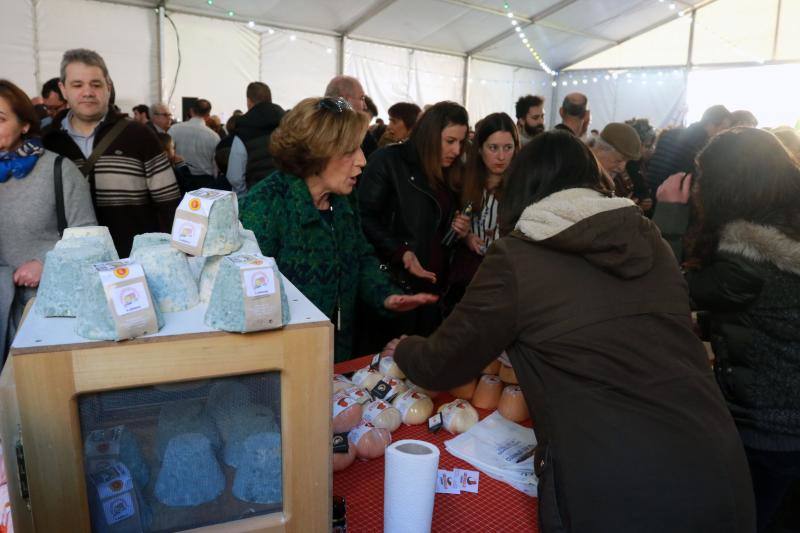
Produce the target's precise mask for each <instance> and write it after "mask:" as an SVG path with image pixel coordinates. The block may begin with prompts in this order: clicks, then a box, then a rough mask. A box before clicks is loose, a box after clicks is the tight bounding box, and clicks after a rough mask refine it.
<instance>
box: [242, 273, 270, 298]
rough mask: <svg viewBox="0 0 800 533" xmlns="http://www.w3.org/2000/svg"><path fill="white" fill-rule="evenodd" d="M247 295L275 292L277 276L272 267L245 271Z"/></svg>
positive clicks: (253, 295)
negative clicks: (275, 276)
mask: <svg viewBox="0 0 800 533" xmlns="http://www.w3.org/2000/svg"><path fill="white" fill-rule="evenodd" d="M244 280H245V287H246V293H247V296H249V297H251V298H253V297H255V296H266V295H269V294H274V293H275V278H274V274H273V271H272V269H254V270H245V271H244Z"/></svg>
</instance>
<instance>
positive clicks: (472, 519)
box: [333, 357, 538, 533]
mask: <svg viewBox="0 0 800 533" xmlns="http://www.w3.org/2000/svg"><path fill="white" fill-rule="evenodd" d="M369 360H370V358H369V357H362V358H360V359H355V360H351V361H346V362H344V363H340V364H338V365H336V366H335V367H334V371H335V372H336V373H337V374H346V373H349V372H353V371H355V370H357V369H359V368H362V367H364V366H366V365H368V364H369ZM451 399H452V398H450V397H448V396H447V395H444V394H440V395H439V397H437V398H436V399H435V400H434V403H435V404H436V405H437V406H438V405H439V404H441V403H443V402H446V401H450V400H451ZM478 413H479V414H480V415H481V418H483V417H484V416H487V415H489V414H491V411H485V410H482V409H478ZM451 438H453V435H451V434H450V433H448V432H447V431H445V430H444V429H442V430H440V431H439V432H437V433H429V432H428V430H427V426H426V425H420V426H407V425H405V424H403V425H402V426H400V428H398V430H397V431H395V432H394V433H393V434H392V440H393V441H398V440H402V439H419V440H424V441H427V442H430V443H432V444H435V445H436V446H438V447H439V452H440V454H441V455H440V459H439V468H441V469H444V470H452V469H453V468H464V469H468V470H476V469H475V468H474V467H473V466H471V465H470V464H469V463H467V462H465V461H462V460H461V459H457V458H456V457H454V456H452V455H450V454H449V453H448V452H447V451H446V450H445V447H444V442H445V441H446V440H449V439H451ZM333 493H334V494H335V495H337V496H344V497H345V499H346V501H347V530H348V531H352V532H356V533H375V532H380V531H383V457H381V458H379V459H373V460H372V461H366V462H362V461H356V462H355V463H354V464H353V465H352V466H351V467H350V468H347V469H346V470H342V471H341V472H336V473H335V474H333ZM536 503H537V502H536V498H531V497H529V496H526V495H525V494H523V493H522V492H520V491H518V490H516V489H513V488H511V487H510V486H509V485H506V484H505V483H502V482H500V481H496V480H494V479H492V478H490V477H489V476H487V475H486V474H481V478H480V485H479V489H478V493H477V494H471V493H461V494H437V495H436V498H435V500H434V507H433V524H432V531H433V532H434V533H439V532H449V531H452V532H459V533H471V532H495V531H496V532H503V533H506V532H507V533H512V532H515V531H520V532H538V527H537V516H536V510H537V506H536Z"/></svg>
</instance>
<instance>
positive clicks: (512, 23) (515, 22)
mask: <svg viewBox="0 0 800 533" xmlns="http://www.w3.org/2000/svg"><path fill="white" fill-rule="evenodd" d="M517 24H519V22H517V21H516V20H512V21H511V25H512V26H516V25H517Z"/></svg>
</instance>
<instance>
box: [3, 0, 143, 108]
mask: <svg viewBox="0 0 800 533" xmlns="http://www.w3.org/2000/svg"><path fill="white" fill-rule="evenodd" d="M12 3H14V2H12ZM36 12H37V15H38V17H37V18H38V21H37V25H38V36H39V39H38V49H39V55H38V57H39V65H38V69H39V76H40V81H41V82H42V83H43V82H45V81H47V80H48V79H50V78H52V77H55V76H58V75H59V68H60V65H61V57H62V55H63V54H64V51H66V50H68V49H70V48H89V49H91V50H95V51H96V52H97V53H99V54H100V55H101V56H103V59H104V60H105V62H106V66H107V67H108V72H109V75H110V76H111V79H112V80H113V81H114V88H115V90H116V103H117V105H118V106H119V107H120V108H121V109H123V110H124V111H128V112H130V109H131V107H133V106H134V105H136V104H141V103H150V102H152V101H155V99H156V98H157V96H158V72H157V65H158V61H157V59H158V58H157V51H158V39H157V31H156V27H157V19H156V14H155V12H154V11H153V10H152V9H142V8H137V7H130V6H121V5H116V4H105V3H99V2H90V1H87V0H47V1H46V2H43V1H39V2H37V6H36ZM122 30H124V31H122ZM37 92H38V91H37Z"/></svg>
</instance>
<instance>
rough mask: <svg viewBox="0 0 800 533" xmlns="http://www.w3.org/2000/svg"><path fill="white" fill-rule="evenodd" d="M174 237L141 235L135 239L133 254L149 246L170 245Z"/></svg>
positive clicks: (163, 234) (155, 234)
mask: <svg viewBox="0 0 800 533" xmlns="http://www.w3.org/2000/svg"><path fill="white" fill-rule="evenodd" d="M171 238H172V236H171V235H170V234H169V233H140V234H139V235H136V236H135V237H134V238H133V246H131V254H133V252H135V251H136V250H138V249H139V248H146V247H148V246H158V245H159V244H169V241H170V239H171Z"/></svg>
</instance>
